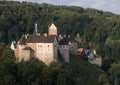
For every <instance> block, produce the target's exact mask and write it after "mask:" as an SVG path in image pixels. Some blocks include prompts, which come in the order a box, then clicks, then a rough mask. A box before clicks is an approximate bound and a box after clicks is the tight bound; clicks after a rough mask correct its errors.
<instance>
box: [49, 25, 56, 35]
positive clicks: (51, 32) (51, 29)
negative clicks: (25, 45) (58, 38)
mask: <svg viewBox="0 0 120 85" xmlns="http://www.w3.org/2000/svg"><path fill="white" fill-rule="evenodd" d="M48 34H49V35H57V27H56V26H55V24H54V23H52V24H51V25H50V26H49V28H48Z"/></svg>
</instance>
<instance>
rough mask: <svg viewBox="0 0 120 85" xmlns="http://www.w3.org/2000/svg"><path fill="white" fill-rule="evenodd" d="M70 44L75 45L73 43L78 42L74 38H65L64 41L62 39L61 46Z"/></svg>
mask: <svg viewBox="0 0 120 85" xmlns="http://www.w3.org/2000/svg"><path fill="white" fill-rule="evenodd" d="M69 42H71V43H73V42H77V41H76V40H74V39H73V38H68V37H63V39H61V40H60V41H59V44H60V45H68V44H69Z"/></svg>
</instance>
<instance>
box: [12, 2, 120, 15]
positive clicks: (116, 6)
mask: <svg viewBox="0 0 120 85" xmlns="http://www.w3.org/2000/svg"><path fill="white" fill-rule="evenodd" d="M12 1H28V2H34V3H39V4H41V3H48V4H53V5H67V6H79V7H83V8H95V9H98V10H103V11H109V12H112V13H115V14H119V15H120V0H12Z"/></svg>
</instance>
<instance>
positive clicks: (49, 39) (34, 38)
mask: <svg viewBox="0 0 120 85" xmlns="http://www.w3.org/2000/svg"><path fill="white" fill-rule="evenodd" d="M54 39H55V35H48V36H44V35H30V36H29V37H28V39H27V40H26V43H53V42H54Z"/></svg>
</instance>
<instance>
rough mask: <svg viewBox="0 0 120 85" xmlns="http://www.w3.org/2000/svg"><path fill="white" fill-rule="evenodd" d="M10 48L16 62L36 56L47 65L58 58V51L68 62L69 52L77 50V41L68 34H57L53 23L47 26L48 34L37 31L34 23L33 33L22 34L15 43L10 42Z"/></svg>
mask: <svg viewBox="0 0 120 85" xmlns="http://www.w3.org/2000/svg"><path fill="white" fill-rule="evenodd" d="M11 49H12V50H14V53H15V57H16V60H17V61H18V62H21V61H29V60H30V59H32V58H37V59H38V60H41V61H43V62H44V63H45V64H47V65H49V64H50V63H51V62H52V61H57V60H58V53H60V54H61V55H62V57H63V58H64V60H65V61H66V62H69V52H71V53H75V52H76V51H77V42H76V41H75V40H74V39H71V37H70V36H68V37H66V36H61V35H59V36H58V29H57V27H56V26H55V24H54V23H52V24H51V25H50V26H49V27H48V34H43V35H41V34H40V33H38V32H37V24H35V33H34V34H32V35H29V34H26V35H23V36H22V37H21V38H20V40H19V41H18V42H17V43H15V42H12V44H11Z"/></svg>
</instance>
